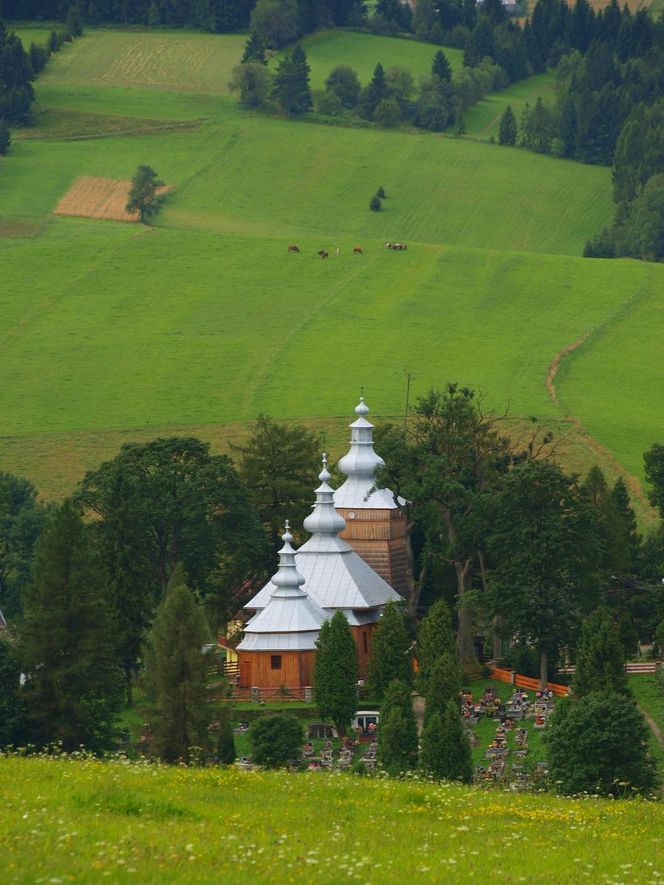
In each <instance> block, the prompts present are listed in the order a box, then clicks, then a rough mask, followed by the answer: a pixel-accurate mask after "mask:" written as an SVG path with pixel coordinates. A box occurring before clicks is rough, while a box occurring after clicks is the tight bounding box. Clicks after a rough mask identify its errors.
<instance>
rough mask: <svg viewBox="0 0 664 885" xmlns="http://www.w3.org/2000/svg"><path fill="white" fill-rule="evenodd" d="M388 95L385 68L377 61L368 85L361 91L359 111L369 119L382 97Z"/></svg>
mask: <svg viewBox="0 0 664 885" xmlns="http://www.w3.org/2000/svg"><path fill="white" fill-rule="evenodd" d="M387 97H388V88H387V83H386V82H385V69H384V68H383V66H382V64H381V63H380V62H378V64H377V65H376V67H375V68H374V72H373V76H372V78H371V80H370V82H369V85H368V86H367V87H366V89H365V90H364V91H363V92H362V96H361V98H360V113H361V115H362V116H363V117H364V118H365V120H371V119H372V118H373V113H374V111H375V110H376V108H377V107H378V105H379V104H380V103H381V101H382V100H383V99H384V98H387Z"/></svg>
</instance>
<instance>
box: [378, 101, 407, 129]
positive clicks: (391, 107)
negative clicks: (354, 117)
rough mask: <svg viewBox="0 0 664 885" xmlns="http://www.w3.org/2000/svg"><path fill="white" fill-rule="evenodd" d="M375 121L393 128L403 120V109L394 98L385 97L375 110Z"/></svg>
mask: <svg viewBox="0 0 664 885" xmlns="http://www.w3.org/2000/svg"><path fill="white" fill-rule="evenodd" d="M373 119H374V123H378V125H379V126H386V127H388V128H390V129H391V128H392V127H394V126H397V125H398V124H399V123H400V122H401V110H400V108H399V104H398V102H397V100H396V99H394V98H384V99H383V100H382V101H380V102H378V105H377V106H376V110H375V111H374V112H373Z"/></svg>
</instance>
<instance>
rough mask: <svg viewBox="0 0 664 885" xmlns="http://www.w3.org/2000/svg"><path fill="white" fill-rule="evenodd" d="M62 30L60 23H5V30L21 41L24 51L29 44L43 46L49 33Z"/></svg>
mask: <svg viewBox="0 0 664 885" xmlns="http://www.w3.org/2000/svg"><path fill="white" fill-rule="evenodd" d="M60 28H62V22H7V29H8V30H9V31H13V32H14V33H15V34H16V36H17V37H19V38H20V39H21V42H22V43H23V46H24V48H25V49H26V51H27V50H28V49H29V48H30V44H31V43H36V44H37V45H39V44H41V45H43V44H44V43H46V41H47V40H48V38H49V37H50V36H51V31H53V30H56V31H57V30H59V29H60Z"/></svg>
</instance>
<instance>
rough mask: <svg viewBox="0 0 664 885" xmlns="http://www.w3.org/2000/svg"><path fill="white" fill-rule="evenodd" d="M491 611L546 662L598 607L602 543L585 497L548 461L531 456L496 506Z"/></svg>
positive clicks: (544, 675)
mask: <svg viewBox="0 0 664 885" xmlns="http://www.w3.org/2000/svg"><path fill="white" fill-rule="evenodd" d="M491 526H492V528H491V533H490V536H489V542H488V550H489V553H490V555H491V559H492V562H493V564H494V565H493V568H492V570H491V574H490V581H489V592H488V594H487V600H486V601H487V607H488V612H489V614H490V616H492V617H493V616H498V617H500V619H501V623H502V624H503V625H504V627H505V628H506V629H507V630H508V631H509V633H510V634H513V635H514V638H515V639H516V640H517V641H520V642H523V643H530V644H532V645H534V646H535V647H536V648H537V650H538V652H539V654H540V660H541V672H540V679H541V681H542V682H543V683H544V682H546V681H547V679H548V658H549V656H551V655H552V654H554V652H555V650H556V649H557V648H558V647H560V645H561V644H564V643H565V642H568V641H569V640H570V639H571V637H572V635H573V632H574V629H575V626H576V625H577V624H578V622H579V619H580V618H581V616H582V614H583V612H584V611H588V610H590V609H592V608H593V607H594V603H595V599H596V594H597V575H596V569H597V566H598V558H599V554H600V543H599V539H598V536H597V528H596V523H595V520H594V517H593V513H592V510H591V507H590V504H589V502H588V501H587V499H586V496H585V495H584V494H583V493H582V491H581V490H580V489H579V487H578V486H577V484H576V481H575V479H574V478H573V477H569V476H566V475H565V474H564V473H563V471H562V470H561V469H560V468H559V467H557V466H556V465H555V464H553V463H551V462H549V461H536V460H531V459H528V460H526V461H524V462H522V463H521V464H518V465H517V466H516V467H515V468H514V469H513V470H512V471H511V472H510V473H509V474H507V475H506V476H505V478H504V480H503V482H502V488H501V490H500V493H499V494H498V496H497V497H496V499H495V500H494V502H493V505H492V508H491Z"/></svg>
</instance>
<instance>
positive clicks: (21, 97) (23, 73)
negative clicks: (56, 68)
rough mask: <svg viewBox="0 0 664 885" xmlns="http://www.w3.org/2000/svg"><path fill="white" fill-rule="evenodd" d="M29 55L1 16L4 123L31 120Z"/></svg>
mask: <svg viewBox="0 0 664 885" xmlns="http://www.w3.org/2000/svg"><path fill="white" fill-rule="evenodd" d="M33 78H34V72H33V70H32V66H31V64H30V57H29V55H28V53H27V52H26V51H25V50H24V49H23V44H22V43H21V41H20V40H19V38H18V37H17V36H16V35H15V34H10V33H8V32H7V30H6V28H5V26H4V23H3V21H2V19H1V18H0V120H3V119H4V120H5V122H6V123H10V124H11V123H16V124H25V123H29V122H30V106H31V104H32V102H33V101H34V98H35V94H34V90H33V88H32V83H31V80H32V79H33Z"/></svg>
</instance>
